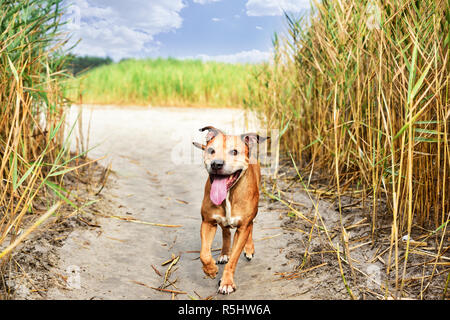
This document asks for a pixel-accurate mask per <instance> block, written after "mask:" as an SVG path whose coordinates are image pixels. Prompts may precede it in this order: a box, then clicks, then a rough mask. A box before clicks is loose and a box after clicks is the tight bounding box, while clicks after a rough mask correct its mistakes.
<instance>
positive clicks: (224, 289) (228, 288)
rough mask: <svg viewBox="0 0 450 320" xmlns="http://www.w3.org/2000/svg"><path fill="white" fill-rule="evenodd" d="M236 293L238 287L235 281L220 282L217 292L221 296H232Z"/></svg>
mask: <svg viewBox="0 0 450 320" xmlns="http://www.w3.org/2000/svg"><path fill="white" fill-rule="evenodd" d="M235 291H236V285H235V284H234V283H233V281H231V282H229V281H222V280H220V281H219V289H218V290H217V292H218V293H220V294H230V293H233V292H235Z"/></svg>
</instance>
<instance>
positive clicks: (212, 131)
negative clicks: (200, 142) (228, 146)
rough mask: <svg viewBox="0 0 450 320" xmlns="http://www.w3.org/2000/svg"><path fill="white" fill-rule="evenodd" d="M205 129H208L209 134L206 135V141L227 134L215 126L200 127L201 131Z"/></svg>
mask: <svg viewBox="0 0 450 320" xmlns="http://www.w3.org/2000/svg"><path fill="white" fill-rule="evenodd" d="M205 130H208V134H207V135H206V143H208V142H210V141H211V140H212V139H214V138H215V137H216V136H218V135H219V134H223V135H225V133H223V132H222V130H219V129H217V128H214V127H213V126H207V127H204V128H201V129H200V131H201V132H203V131H205Z"/></svg>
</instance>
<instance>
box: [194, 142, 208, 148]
mask: <svg viewBox="0 0 450 320" xmlns="http://www.w3.org/2000/svg"><path fill="white" fill-rule="evenodd" d="M192 144H193V145H194V146H196V147H197V148H199V149H202V150H205V149H206V146H205V145H204V144H201V143H198V142H192Z"/></svg>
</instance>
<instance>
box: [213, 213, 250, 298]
mask: <svg viewBox="0 0 450 320" xmlns="http://www.w3.org/2000/svg"><path fill="white" fill-rule="evenodd" d="M252 225H253V222H250V223H249V224H246V225H242V226H240V227H238V228H237V230H236V234H235V237H234V241H233V247H232V249H231V256H230V259H229V260H228V263H227V265H226V266H225V268H224V270H223V274H222V279H221V280H220V286H219V292H220V293H222V294H230V293H232V292H233V291H235V290H236V285H235V284H234V272H235V270H236V265H237V263H238V260H239V257H240V256H241V253H242V250H243V249H244V246H245V243H246V242H247V239H248V236H249V234H250V231H251V229H252V228H251V226H252Z"/></svg>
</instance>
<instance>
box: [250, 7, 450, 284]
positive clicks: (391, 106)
mask: <svg viewBox="0 0 450 320" xmlns="http://www.w3.org/2000/svg"><path fill="white" fill-rule="evenodd" d="M313 4H314V5H313V10H312V12H311V14H310V15H309V16H305V17H303V18H300V19H296V18H294V17H292V16H286V21H287V30H288V32H287V34H286V35H285V36H284V37H275V39H274V46H275V57H274V61H273V62H272V63H270V64H267V65H266V66H265V68H264V71H263V72H261V73H260V74H259V75H258V77H259V82H260V90H259V92H258V93H257V94H255V95H254V97H253V100H250V101H249V103H248V106H249V107H250V108H251V109H253V110H257V111H258V112H260V114H261V115H262V116H263V118H264V119H265V121H267V125H268V126H269V127H271V128H276V129H280V130H282V129H283V128H285V127H286V126H287V131H286V133H285V134H284V135H283V137H282V139H281V143H282V147H283V148H284V150H285V151H289V152H291V153H292V154H293V155H294V158H295V159H296V160H297V161H298V162H300V163H301V164H302V168H303V169H304V170H314V171H316V172H320V173H321V174H322V175H323V176H324V177H334V179H330V180H331V185H332V187H333V188H334V190H335V191H336V196H337V199H338V200H339V198H340V196H341V195H344V194H347V193H351V194H352V196H360V197H362V199H369V201H370V202H371V206H368V208H370V209H369V210H370V219H371V220H372V234H373V237H374V238H376V237H375V236H376V232H377V230H378V228H379V227H386V226H385V225H382V221H384V223H385V221H386V219H384V220H381V218H385V217H389V218H390V219H391V220H392V225H391V246H390V255H389V257H390V260H392V261H389V263H391V262H392V263H394V264H395V274H396V285H397V287H402V285H403V282H401V281H400V280H399V279H400V278H401V276H402V274H404V273H405V268H406V261H407V260H408V252H409V241H408V244H407V248H406V254H405V255H404V256H403V257H404V259H403V262H404V266H405V267H404V268H402V266H401V265H400V261H399V257H398V254H397V253H398V252H397V251H398V247H399V241H401V240H400V239H401V237H402V236H405V235H410V234H411V229H412V227H413V226H419V227H421V228H423V230H426V231H427V232H429V234H430V235H432V236H434V237H435V242H436V244H437V246H438V248H441V247H440V246H442V241H443V240H444V239H445V235H444V234H445V232H447V230H448V228H447V224H448V222H449V214H450V96H449V95H450V57H449V44H450V11H449V7H450V1H448V0H437V1H426V0H425V1H424V0H421V1H412V0H404V1H393V0H387V1H359V0H348V1H339V0H324V1H313ZM381 199H383V200H384V201H385V202H386V207H387V208H385V207H383V208H381V207H380V203H381V202H380V200H381ZM339 207H340V206H339ZM439 250H440V249H438V251H439ZM438 255H439V253H438ZM389 265H391V264H389ZM387 271H388V273H389V271H390V270H389V267H388V270H387Z"/></svg>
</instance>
